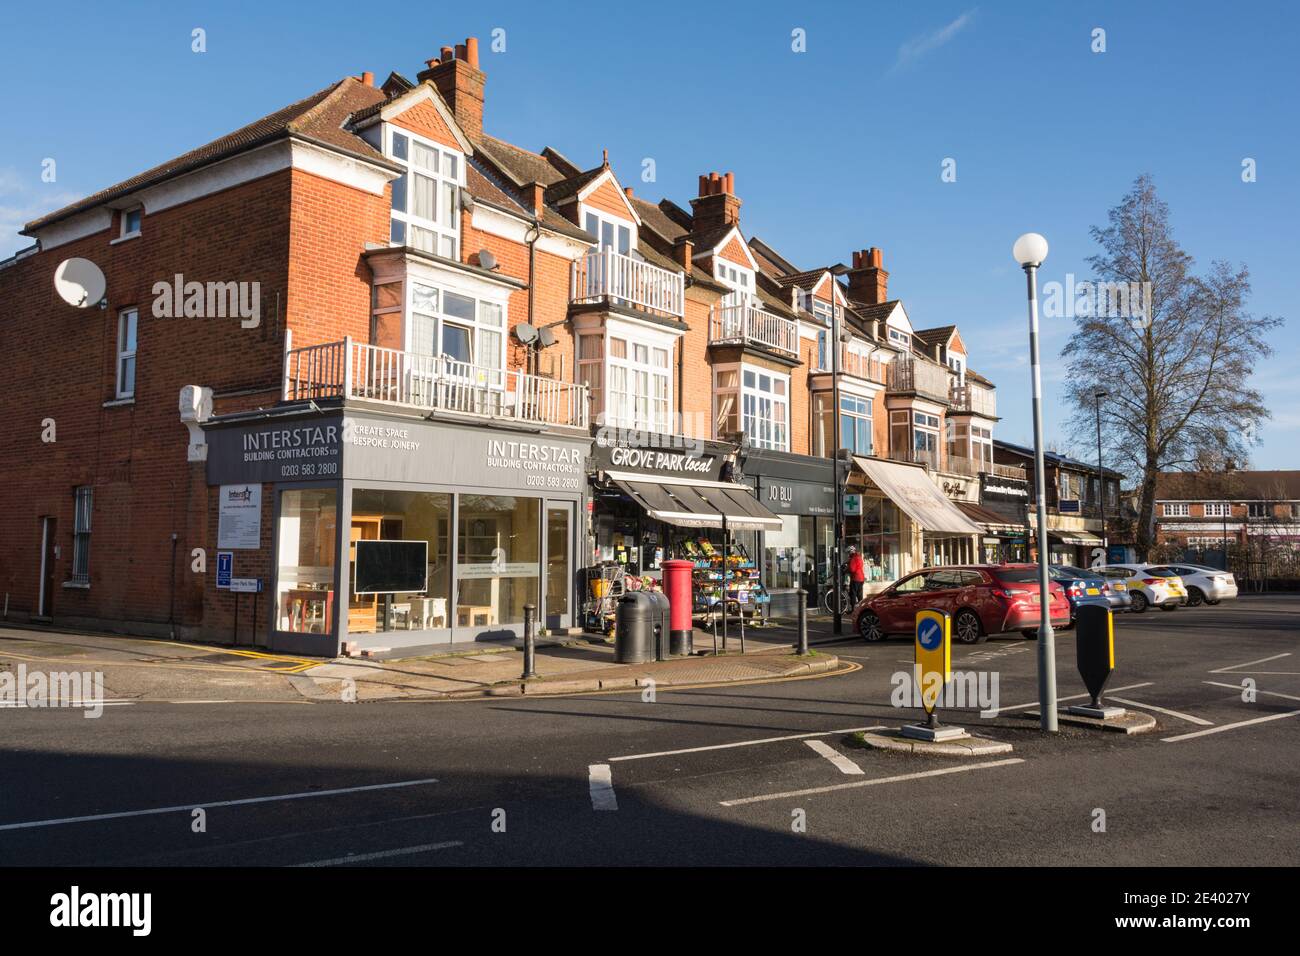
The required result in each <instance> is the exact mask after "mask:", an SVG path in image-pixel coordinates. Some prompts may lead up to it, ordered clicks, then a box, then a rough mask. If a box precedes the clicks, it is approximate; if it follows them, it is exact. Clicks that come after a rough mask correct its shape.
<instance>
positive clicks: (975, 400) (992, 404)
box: [948, 382, 998, 418]
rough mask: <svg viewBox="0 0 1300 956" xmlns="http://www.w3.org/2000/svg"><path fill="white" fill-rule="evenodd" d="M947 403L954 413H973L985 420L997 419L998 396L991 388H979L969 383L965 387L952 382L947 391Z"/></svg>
mask: <svg viewBox="0 0 1300 956" xmlns="http://www.w3.org/2000/svg"><path fill="white" fill-rule="evenodd" d="M948 401H949V403H950V404H951V405H952V407H953V410H954V411H959V412H974V413H975V414H976V415H983V416H984V417H985V418H997V417H998V395H997V392H995V391H993V389H991V388H981V387H980V386H978V385H973V384H971V383H970V382H967V383H966V384H965V385H958V384H957V383H956V382H953V384H952V387H951V389H949V393H948Z"/></svg>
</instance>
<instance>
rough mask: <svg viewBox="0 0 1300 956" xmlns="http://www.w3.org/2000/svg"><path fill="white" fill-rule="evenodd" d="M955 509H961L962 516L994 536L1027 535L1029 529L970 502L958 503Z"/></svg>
mask: <svg viewBox="0 0 1300 956" xmlns="http://www.w3.org/2000/svg"><path fill="white" fill-rule="evenodd" d="M957 507H958V508H959V509H961V512H962V514H964V515H965V516H966V517H967V518H970V520H971V521H974V522H975V523H976V524H977V525H979V526H980V527H981V528H983V529H984V530H985V531H990V532H993V533H994V534H1027V533H1028V531H1029V528H1028V527H1027V526H1026V525H1023V524H1016V523H1015V522H1014V521H1012V520H1011V519H1010V518H1008V517H1007V516H1006V515H1000V514H998V513H997V512H996V511H990V510H989V509H988V508H984V507H981V506H980V505H977V504H975V503H974V502H970V501H959V502H957Z"/></svg>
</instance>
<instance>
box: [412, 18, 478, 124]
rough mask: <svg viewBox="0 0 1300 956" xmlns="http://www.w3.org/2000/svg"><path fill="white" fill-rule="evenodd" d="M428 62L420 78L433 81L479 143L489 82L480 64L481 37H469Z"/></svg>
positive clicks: (443, 49)
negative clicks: (486, 88) (484, 91)
mask: <svg viewBox="0 0 1300 956" xmlns="http://www.w3.org/2000/svg"><path fill="white" fill-rule="evenodd" d="M426 63H427V66H428V69H426V70H421V71H420V72H419V73H418V74H417V77H416V78H417V79H419V80H420V82H424V81H425V80H432V81H433V85H434V86H436V87H437V88H438V92H439V93H440V94H442V98H443V99H444V100H446V101H447V105H448V106H450V107H451V111H452V113H453V114H454V115H455V117H456V122H457V123H458V124H460V128H461V129H462V130H464V131H465V135H466V136H468V137H469V138H470V140H471V142H478V140H480V139H482V138H483V87H484V85H485V84H486V83H487V77H486V76H485V75H484V73H483V71H482V70H480V69H479V67H478V38H477V37H469V38H467V39H466V40H465V42H464V43H458V44H457V45H456V47H455V49H454V50H453V49H452V48H451V47H449V46H445V47H443V48H442V50H441V51H440V55H439V57H438V58H437V59H433V60H428V61H426Z"/></svg>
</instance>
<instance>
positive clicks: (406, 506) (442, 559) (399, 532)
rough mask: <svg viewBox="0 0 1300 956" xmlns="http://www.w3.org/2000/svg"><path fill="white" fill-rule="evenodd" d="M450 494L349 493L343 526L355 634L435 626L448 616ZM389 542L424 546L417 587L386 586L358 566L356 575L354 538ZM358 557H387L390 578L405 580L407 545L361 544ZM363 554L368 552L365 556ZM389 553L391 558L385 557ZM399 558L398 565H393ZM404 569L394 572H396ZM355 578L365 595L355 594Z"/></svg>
mask: <svg viewBox="0 0 1300 956" xmlns="http://www.w3.org/2000/svg"><path fill="white" fill-rule="evenodd" d="M450 531H451V495H449V494H444V493H440V492H419V491H381V490H378V489H370V488H359V489H356V490H355V491H353V492H352V524H351V527H350V528H349V530H348V580H349V582H350V587H349V598H348V630H349V631H350V632H352V633H354V634H375V633H383V632H388V631H426V630H440V629H442V628H446V627H449V626H450V618H451V547H450V543H449V540H450V539H449V535H450ZM361 541H381V542H382V541H389V542H409V543H420V544H424V545H425V548H424V549H423V550H422V554H423V560H424V562H425V567H424V568H423V571H424V574H423V575H416V577H422V578H423V583H424V588H423V589H422V590H402V591H398V590H389V589H388V586H387V584H386V583H385V582H384V580H383V577H384V575H382V574H376V573H375V572H374V571H373V570H372V569H371V568H368V567H362V568H361V569H360V570H361V573H360V574H359V573H358V566H357V559H358V542H361ZM360 550H361V551H362V556H363V557H369V558H370V559H371V560H391V562H392V564H393V565H394V567H393V568H391V569H390V571H391V573H389V575H388V576H389V578H390V579H391V580H392V581H393V582H394V584H393V587H396V586H397V584H396V581H397V580H398V579H399V578H405V579H407V580H409V579H410V578H411V576H412V575H411V570H412V569H411V568H410V567H409V554H410V549H400V550H399V549H392V550H391V552H383V551H380V550H378V549H374V548H367V546H365V545H361V546H360ZM366 552H369V554H367V553H366ZM386 554H391V555H392V557H391V558H390V557H386ZM399 561H400V562H402V566H398V563H399ZM399 571H400V572H403V573H401V574H399V573H398V572H399ZM359 582H360V584H361V586H362V587H363V588H364V593H356V591H355V588H356V587H357V585H358V583H359Z"/></svg>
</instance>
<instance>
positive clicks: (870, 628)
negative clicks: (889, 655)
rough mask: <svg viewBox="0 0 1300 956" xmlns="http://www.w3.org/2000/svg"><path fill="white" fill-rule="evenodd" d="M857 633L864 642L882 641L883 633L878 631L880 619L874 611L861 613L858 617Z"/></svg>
mask: <svg viewBox="0 0 1300 956" xmlns="http://www.w3.org/2000/svg"><path fill="white" fill-rule="evenodd" d="M858 633H859V634H861V635H862V639H863V640H864V641H870V642H872V643H875V642H876V641H881V640H884V638H885V632H884V631H882V630H881V629H880V618H879V617H878V616H877V615H876V612H875V611H863V612H862V613H861V614H859V615H858Z"/></svg>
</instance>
